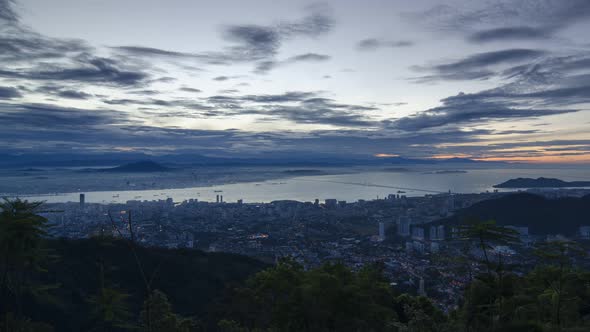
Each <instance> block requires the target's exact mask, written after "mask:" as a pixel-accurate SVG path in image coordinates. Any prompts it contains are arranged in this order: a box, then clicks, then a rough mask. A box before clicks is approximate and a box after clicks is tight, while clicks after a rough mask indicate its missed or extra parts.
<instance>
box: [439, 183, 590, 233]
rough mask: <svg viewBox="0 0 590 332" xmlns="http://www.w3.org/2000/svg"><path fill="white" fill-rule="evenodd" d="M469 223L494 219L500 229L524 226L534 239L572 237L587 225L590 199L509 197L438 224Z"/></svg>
mask: <svg viewBox="0 0 590 332" xmlns="http://www.w3.org/2000/svg"><path fill="white" fill-rule="evenodd" d="M469 219H480V220H489V219H494V220H496V222H497V223H498V224H499V225H504V226H507V225H513V226H527V227H529V233H531V234H534V235H546V234H564V235H575V234H576V233H577V231H578V227H580V226H582V225H590V195H587V196H584V197H582V198H576V197H565V198H559V199H548V198H545V197H543V196H539V195H535V194H530V193H517V194H509V195H505V196H502V197H500V198H497V199H490V200H486V201H483V202H479V203H476V204H474V205H472V206H470V207H468V208H465V209H462V210H459V211H457V213H456V214H455V215H454V216H452V217H449V218H445V219H442V220H440V221H439V222H440V223H450V224H456V223H461V222H464V221H466V220H469ZM437 223H438V222H437Z"/></svg>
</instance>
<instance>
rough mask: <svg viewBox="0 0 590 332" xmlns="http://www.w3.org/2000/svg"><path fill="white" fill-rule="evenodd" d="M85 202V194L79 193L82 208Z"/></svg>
mask: <svg viewBox="0 0 590 332" xmlns="http://www.w3.org/2000/svg"><path fill="white" fill-rule="evenodd" d="M85 204H86V195H85V194H80V207H81V208H84V205H85Z"/></svg>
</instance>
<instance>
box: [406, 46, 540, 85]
mask: <svg viewBox="0 0 590 332" xmlns="http://www.w3.org/2000/svg"><path fill="white" fill-rule="evenodd" d="M544 54H546V52H544V51H540V50H531V49H507V50H501V51H492V52H484V53H477V54H473V55H470V56H468V57H466V58H463V59H461V60H458V61H455V62H450V63H445V64H440V65H434V66H430V67H415V68H414V69H416V70H419V71H424V70H426V71H433V72H434V74H433V75H427V76H422V77H418V78H415V80H416V81H418V82H428V81H436V80H474V79H479V80H481V79H488V78H490V77H493V76H496V75H497V74H498V73H497V72H495V71H493V70H492V69H491V68H492V67H494V66H500V65H511V64H515V63H520V62H524V61H531V60H534V59H538V58H540V57H541V56H543V55H544Z"/></svg>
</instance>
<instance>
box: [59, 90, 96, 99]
mask: <svg viewBox="0 0 590 332" xmlns="http://www.w3.org/2000/svg"><path fill="white" fill-rule="evenodd" d="M57 95H58V96H60V97H62V98H68V99H88V98H90V97H92V95H91V94H89V93H86V92H83V91H75V90H63V91H60V92H59V93H58V94H57Z"/></svg>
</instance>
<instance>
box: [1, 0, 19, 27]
mask: <svg viewBox="0 0 590 332" xmlns="http://www.w3.org/2000/svg"><path fill="white" fill-rule="evenodd" d="M13 5H14V0H0V21H7V22H16V21H18V18H19V17H18V14H17V13H16V12H15V11H14V7H13Z"/></svg>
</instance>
